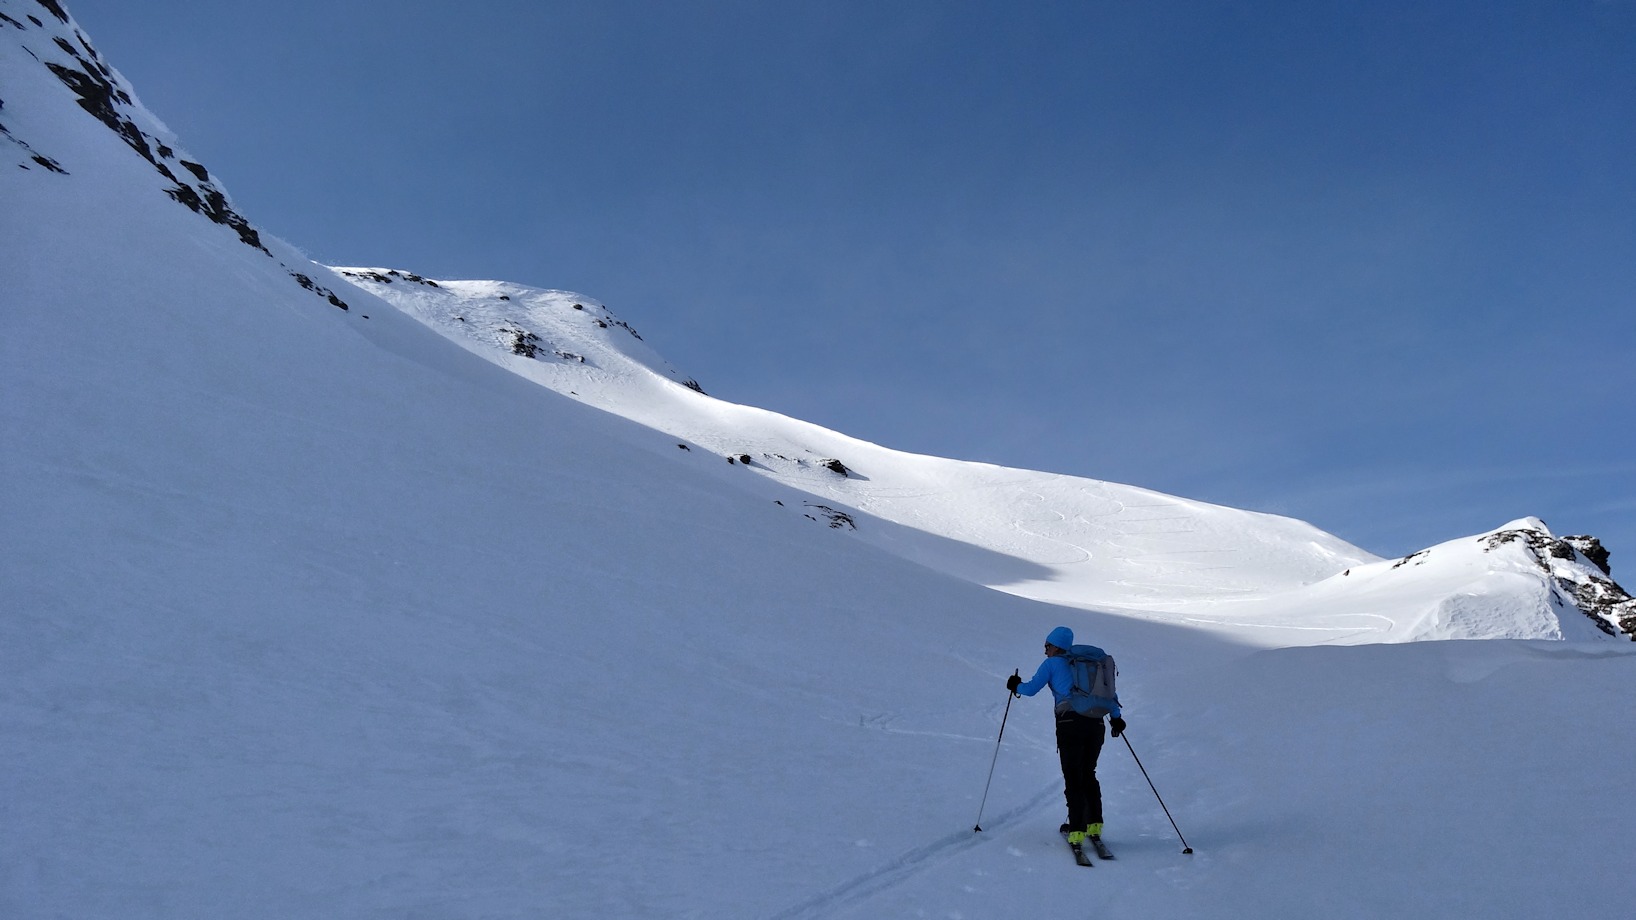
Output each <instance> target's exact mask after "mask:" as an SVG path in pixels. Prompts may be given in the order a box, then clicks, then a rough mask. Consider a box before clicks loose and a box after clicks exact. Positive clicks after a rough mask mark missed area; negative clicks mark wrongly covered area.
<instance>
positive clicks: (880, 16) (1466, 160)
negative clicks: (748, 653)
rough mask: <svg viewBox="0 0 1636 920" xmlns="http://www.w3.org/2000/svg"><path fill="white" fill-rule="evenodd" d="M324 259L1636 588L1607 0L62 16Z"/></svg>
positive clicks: (888, 413) (1612, 24)
mask: <svg viewBox="0 0 1636 920" xmlns="http://www.w3.org/2000/svg"><path fill="white" fill-rule="evenodd" d="M68 6H69V9H70V11H71V12H72V13H74V14H75V16H76V18H77V19H78V20H79V21H80V24H81V25H82V26H83V27H84V28H85V29H86V31H87V32H88V33H89V34H90V36H91V38H92V40H93V41H94V42H95V43H96V44H97V46H98V48H99V49H100V50H101V51H102V52H103V54H104V56H105V57H106V58H107V59H109V60H110V61H111V62H112V63H113V65H114V66H116V67H118V68H119V69H120V70H121V71H123V72H124V74H125V75H126V76H127V77H128V78H130V79H131V81H132V82H133V83H134V84H135V86H136V89H137V92H138V94H139V95H140V97H141V98H142V100H143V101H144V102H145V103H146V104H147V105H148V106H149V107H150V108H151V109H153V110H154V112H155V113H156V114H158V115H159V116H160V117H161V118H162V119H164V120H165V121H166V122H167V123H168V124H169V125H170V126H171V128H173V129H174V130H175V131H176V132H177V133H178V134H179V135H180V137H181V140H182V143H183V145H184V146H185V147H187V148H188V149H189V150H190V151H191V152H192V153H194V154H195V155H197V156H198V157H199V158H200V159H202V160H204V162H205V163H206V164H207V165H208V166H209V167H210V169H211V170H212V171H213V172H214V173H216V174H217V175H219V176H220V177H221V178H222V180H223V181H224V182H225V184H226V185H227V187H228V189H229V191H230V192H231V193H232V195H233V196H234V199H235V202H236V203H237V204H238V206H239V207H240V209H241V210H242V211H244V212H245V213H246V214H248V215H249V216H250V217H251V219H252V220H253V221H255V222H256V223H258V224H259V225H260V226H262V227H264V228H266V229H268V230H270V231H272V232H273V233H275V234H277V235H279V236H281V237H283V238H285V239H287V240H289V241H291V242H293V243H295V244H297V245H299V246H301V247H303V248H305V249H306V250H307V251H308V252H309V253H310V254H311V255H312V256H313V258H315V259H318V260H319V261H324V262H329V263H331V264H362V265H385V266H393V267H401V268H406V269H410V270H413V271H416V272H420V273H422V274H426V275H430V276H433V277H439V276H441V277H449V278H499V279H505V280H510V281H518V282H522V283H525V284H533V285H537V286H541V287H557V288H566V289H570V290H576V291H580V292H582V293H584V294H586V295H588V296H591V297H595V298H598V299H600V300H602V301H604V302H606V303H608V304H609V305H610V306H611V307H612V308H613V309H614V310H615V312H617V313H618V314H619V315H620V316H622V317H623V318H625V319H626V320H628V321H629V322H631V323H632V324H633V325H634V326H635V327H636V328H637V329H639V330H640V331H641V332H642V333H643V335H644V336H645V337H646V338H647V339H648V340H649V341H650V342H651V343H653V344H654V345H655V346H656V347H657V348H658V349H659V350H660V351H661V352H662V353H664V354H665V355H666V356H667V357H669V358H670V359H671V360H672V361H673V362H675V363H676V364H677V365H678V366H679V367H680V368H681V369H683V370H684V371H685V372H687V373H690V374H692V375H694V376H696V377H697V378H698V379H699V380H700V381H701V382H702V383H703V384H704V386H705V388H706V390H707V391H709V392H710V393H712V394H714V395H717V396H721V397H724V398H727V399H731V400H734V401H737V402H746V403H751V404H755V405H760V406H764V407H767V408H771V409H775V410H778V411H781V412H785V413H787V414H790V415H794V416H797V417H800V418H804V419H808V420H810V421H814V422H818V423H821V424H824V425H827V426H829V427H832V428H836V429H839V430H841V431H844V432H847V433H849V434H852V435H855V436H858V437H862V438H866V439H868V440H872V441H877V442H880V443H883V444H886V445H889V446H892V447H898V448H902V449H906V450H913V451H919V452H925V453H933V454H940V455H944V456H951V457H959V458H966V459H977V460H987V461H992V462H996V463H1003V464H1006V465H1010V466H1022V467H1029V468H1034V469H1045V470H1053V471H1058V472H1064V473H1072V474H1075V475H1081V476H1090V477H1094V478H1099V479H1111V480H1117V481H1122V482H1129V483H1135V484H1137V485H1143V486H1148V487H1150V488H1155V489H1159V490H1161V491H1166V492H1172V493H1176V494H1181V495H1186V496H1189V497H1194V498H1201V499H1206V500H1210V501H1217V502H1221V503H1224V504H1229V505H1235V506H1239V507H1246V508H1253V509H1258V510H1265V511H1274V512H1279V513H1284V514H1290V515H1293V516H1295V517H1299V518H1302V519H1305V520H1308V521H1311V522H1313V523H1314V524H1317V525H1318V526H1320V527H1323V528H1325V529H1326V530H1330V531H1332V532H1334V533H1336V534H1338V535H1340V536H1342V537H1345V538H1347V539H1349V540H1351V541H1353V542H1355V543H1357V544H1359V545H1361V546H1363V547H1365V548H1366V549H1370V550H1372V551H1374V552H1377V553H1380V554H1383V555H1398V554H1403V553H1407V552H1410V551H1412V550H1415V549H1418V548H1420V547H1422V546H1425V545H1428V544H1431V543H1435V542H1440V541H1442V540H1446V539H1452V538H1454V537H1458V536H1463V535H1465V534H1469V533H1476V532H1479V531H1482V530H1486V529H1489V528H1492V527H1496V526H1499V525H1500V524H1503V523H1505V522H1506V521H1507V520H1509V519H1511V518H1513V517H1520V516H1523V515H1528V514H1533V515H1538V516H1540V517H1543V518H1544V519H1545V520H1546V522H1547V523H1549V524H1550V525H1551V526H1552V527H1553V528H1554V529H1555V530H1556V531H1557V532H1558V533H1582V532H1590V533H1594V534H1596V535H1598V536H1601V537H1602V538H1603V539H1604V541H1605V542H1607V543H1608V544H1609V546H1610V548H1611V549H1612V551H1613V553H1614V559H1613V562H1614V574H1615V575H1616V576H1619V577H1622V578H1623V579H1624V581H1625V582H1626V583H1627V584H1628V583H1631V582H1636V435H1633V432H1632V428H1633V423H1636V369H1633V364H1636V361H1633V359H1636V0H1540V2H1505V0H1499V2H1493V0H1485V2H1437V0H1430V2H1312V0H1301V2H1266V0H1257V2H1162V0H1158V2H1111V0H1108V2H1098V0H1082V2H1040V3H1029V2H1013V3H999V2H993V3H972V2H890V3H881V2H869V3H839V2H811V3H773V2H762V3H751V2H740V3H734V2H715V3H694V2H662V3H661V2H649V3H625V2H616V0H598V2H575V3H558V2H549V0H534V2H526V3H523V2H465V3H454V2H447V0H445V2H424V0H391V2H386V0H356V2H340V3H336V2H312V0H285V2H280V3H268V2H266V0H255V2H251V0H147V2H143V3H132V2H130V0H70V2H69V3H68Z"/></svg>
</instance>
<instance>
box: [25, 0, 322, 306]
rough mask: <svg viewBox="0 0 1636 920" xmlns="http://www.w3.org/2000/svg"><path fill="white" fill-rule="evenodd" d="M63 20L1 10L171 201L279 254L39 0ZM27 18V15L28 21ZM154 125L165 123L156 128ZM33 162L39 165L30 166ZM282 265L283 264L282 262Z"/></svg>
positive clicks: (32, 52)
mask: <svg viewBox="0 0 1636 920" xmlns="http://www.w3.org/2000/svg"><path fill="white" fill-rule="evenodd" d="M35 3H36V4H37V5H38V6H40V7H41V8H43V9H44V10H45V11H46V12H48V13H50V14H51V16H52V17H54V18H55V19H56V20H57V21H56V22H54V23H48V22H46V21H45V20H42V19H41V18H40V17H39V16H36V15H32V14H26V13H21V11H20V10H19V9H18V7H20V6H21V5H22V4H20V3H15V2H11V3H6V4H5V6H6V8H7V9H8V10H11V11H13V12H18V13H20V14H21V15H20V16H18V15H10V14H8V13H0V30H4V31H5V32H19V33H22V34H21V35H18V36H16V38H15V39H13V40H16V41H17V42H18V45H19V47H20V48H21V49H22V51H23V52H25V53H26V54H28V55H29V56H30V57H32V58H33V59H34V60H36V61H38V62H40V65H41V66H43V67H44V68H45V69H46V70H48V71H49V72H50V73H51V74H52V75H53V76H55V77H56V78H57V80H58V81H59V82H60V83H62V85H63V86H65V87H67V88H68V90H69V91H70V92H72V93H73V95H74V101H75V102H76V103H77V104H78V105H79V107H80V109H82V110H84V111H85V112H86V113H87V114H89V115H90V116H91V117H92V118H95V119H96V120H97V121H98V122H100V123H101V124H102V125H104V126H105V127H107V128H108V130H110V131H112V132H113V133H114V135H115V136H117V137H118V138H119V139H120V140H121V141H122V142H123V143H124V144H125V145H126V146H127V147H129V148H130V149H131V150H132V151H134V152H135V153H136V155H137V156H139V157H141V158H142V159H143V160H145V161H147V163H148V164H149V165H150V166H152V167H153V169H154V171H155V172H156V173H158V175H159V177H160V178H161V179H162V180H163V184H162V185H161V189H162V190H163V191H164V193H165V194H166V195H168V196H169V197H170V199H171V200H172V201H175V202H176V203H177V204H180V205H182V206H183V207H185V208H187V209H188V210H190V211H192V212H193V213H195V214H198V215H200V216H202V217H205V218H207V219H209V220H211V221H213V222H215V223H217V224H220V225H222V226H224V227H227V228H228V229H230V230H232V231H233V233H234V234H235V235H237V237H238V239H239V241H240V242H242V243H244V244H245V245H246V246H249V247H251V248H252V249H255V250H258V251H259V252H261V253H263V254H265V255H267V256H269V257H273V258H276V257H274V256H273V253H272V251H271V250H270V249H268V248H267V245H266V244H265V243H264V242H263V241H262V238H261V233H260V231H258V230H257V229H256V228H255V227H254V226H253V225H251V223H250V221H249V219H248V218H246V217H245V216H244V215H242V214H240V213H239V212H238V211H237V210H235V209H234V208H233V206H232V204H231V203H230V202H229V201H228V198H227V193H226V192H225V191H224V190H223V189H222V188H221V187H220V186H219V185H217V184H216V182H215V181H214V180H213V179H212V178H211V175H210V171H209V170H208V169H206V168H205V166H204V164H202V163H199V162H196V161H194V160H189V159H185V158H183V157H181V156H180V155H179V154H178V152H177V151H176V149H175V148H173V147H172V146H171V145H170V144H167V143H165V142H164V141H163V140H161V139H159V138H158V137H156V136H155V135H154V134H152V133H150V132H149V131H147V130H144V129H143V127H142V124H143V123H147V124H149V125H150V126H151V125H152V124H153V122H152V119H151V117H149V116H147V115H146V114H145V113H143V112H142V110H141V107H140V106H139V105H137V103H136V100H135V99H133V98H132V96H131V93H130V91H129V90H128V89H127V88H126V87H124V86H123V85H121V82H120V78H119V75H118V74H117V73H116V72H115V71H114V69H113V68H112V67H109V66H108V65H107V63H105V62H104V61H103V60H102V57H101V55H99V54H97V50H96V48H94V47H92V45H91V43H90V41H88V40H87V39H86V37H85V35H84V33H82V32H80V30H79V29H78V28H76V27H75V25H74V23H73V21H72V20H71V19H70V18H69V16H68V14H67V12H66V11H65V10H64V9H63V8H62V7H61V6H60V5H59V4H57V3H55V2H52V0H35ZM25 19H26V20H27V22H24V20H25ZM155 130H161V131H162V129H159V128H155ZM0 140H4V141H9V142H10V143H11V144H13V145H15V146H16V147H17V148H18V149H19V150H20V151H21V152H22V154H23V159H21V160H20V161H19V162H18V164H17V165H18V166H20V167H22V168H24V169H30V168H33V167H39V168H43V169H45V170H47V171H48V172H51V173H56V174H58V175H62V176H68V175H70V174H71V172H72V170H71V169H70V168H69V166H68V165H65V162H66V161H67V160H68V158H67V157H65V156H63V155H62V152H61V151H53V153H54V154H56V156H48V155H47V154H46V153H45V152H42V151H38V150H36V149H34V147H33V146H32V145H30V143H29V142H28V140H27V139H25V138H22V137H18V136H16V134H15V133H14V132H13V131H11V130H9V129H8V128H7V127H6V126H5V125H4V124H0ZM31 164H32V165H31ZM280 264H281V265H282V264H283V263H282V262H280ZM284 269H285V271H286V273H288V274H289V276H290V277H291V278H292V279H294V280H295V282H296V283H297V284H299V285H301V286H302V287H303V288H305V289H307V290H309V291H312V292H313V293H314V294H317V295H318V296H320V297H322V298H324V299H325V300H326V301H327V302H328V303H330V304H331V305H332V306H335V307H338V308H340V309H342V310H345V309H347V305H346V302H345V301H343V300H341V298H340V297H339V296H337V295H336V293H335V292H334V291H331V290H330V289H328V288H326V287H323V286H322V285H320V284H318V283H317V282H315V281H313V279H312V278H311V276H309V275H307V274H304V273H302V272H300V271H296V270H294V269H291V268H290V267H289V266H287V265H286V266H284Z"/></svg>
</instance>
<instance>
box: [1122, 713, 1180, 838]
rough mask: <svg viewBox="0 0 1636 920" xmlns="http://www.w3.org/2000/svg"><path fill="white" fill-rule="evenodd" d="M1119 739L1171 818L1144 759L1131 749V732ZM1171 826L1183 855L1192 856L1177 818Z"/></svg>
mask: <svg viewBox="0 0 1636 920" xmlns="http://www.w3.org/2000/svg"><path fill="white" fill-rule="evenodd" d="M1119 737H1121V738H1124V739H1125V747H1127V748H1130V756H1131V757H1132V758H1134V759H1135V760H1136V768H1137V769H1138V770H1141V771H1142V778H1143V779H1145V780H1147V787H1148V788H1149V789H1152V790H1153V797H1154V798H1156V799H1159V807H1160V808H1164V810H1165V817H1166V818H1170V809H1168V808H1165V800H1164V799H1163V798H1161V797H1160V796H1159V790H1158V789H1157V788H1155V787H1154V785H1153V777H1151V776H1148V775H1147V767H1144V766H1142V758H1140V757H1137V756H1136V749H1135V748H1133V747H1130V733H1129V732H1120V733H1119ZM1170 826H1171V828H1172V829H1174V830H1175V831H1176V836H1177V837H1181V841H1182V853H1183V854H1186V855H1192V853H1193V848H1192V847H1190V846H1188V845H1187V838H1186V837H1182V829H1181V828H1179V827H1176V819H1175V818H1170Z"/></svg>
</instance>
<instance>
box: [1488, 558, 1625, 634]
mask: <svg viewBox="0 0 1636 920" xmlns="http://www.w3.org/2000/svg"><path fill="white" fill-rule="evenodd" d="M1486 540H1487V546H1485V547H1484V549H1485V550H1494V549H1496V548H1498V547H1501V546H1504V545H1506V544H1508V543H1521V544H1523V546H1524V547H1526V548H1527V550H1528V551H1529V553H1530V554H1531V555H1532V556H1533V557H1534V561H1535V562H1537V563H1539V567H1540V569H1541V570H1542V571H1544V572H1545V573H1546V574H1547V575H1549V576H1550V578H1551V583H1552V584H1553V585H1554V586H1555V587H1556V590H1557V593H1558V595H1559V596H1561V597H1562V598H1563V599H1564V600H1566V601H1568V602H1569V603H1570V604H1572V605H1573V606H1574V607H1577V608H1578V609H1579V611H1580V612H1581V613H1583V614H1585V616H1588V617H1590V618H1591V620H1592V622H1594V623H1596V625H1597V628H1599V629H1601V630H1602V631H1603V632H1605V633H1607V634H1608V635H1610V636H1617V635H1621V634H1623V635H1625V636H1628V637H1629V638H1630V639H1631V640H1632V641H1636V598H1633V597H1631V596H1630V592H1628V591H1626V590H1625V589H1624V588H1621V587H1620V586H1619V585H1618V584H1617V583H1616V582H1615V581H1614V580H1613V579H1612V578H1609V577H1606V576H1607V575H1608V574H1609V572H1608V569H1607V567H1606V565H1605V563H1606V562H1607V551H1606V550H1605V549H1602V541H1600V540H1598V539H1596V538H1595V537H1588V536H1578V537H1567V538H1565V539H1561V540H1559V539H1557V538H1555V537H1553V536H1551V535H1550V534H1547V533H1542V532H1540V531H1538V530H1502V531H1500V532H1498V533H1494V534H1490V535H1489V536H1488V537H1487V538H1486ZM1581 545H1583V546H1585V547H1586V548H1588V549H1589V550H1591V551H1593V552H1596V555H1595V556H1592V555H1591V553H1590V552H1586V553H1585V558H1586V559H1587V560H1588V561H1589V562H1590V563H1591V564H1593V565H1595V566H1596V567H1597V568H1598V569H1600V570H1601V571H1602V574H1601V575H1595V574H1581V573H1582V572H1583V570H1582V569H1577V568H1574V567H1571V566H1556V565H1552V564H1551V562H1550V560H1552V559H1562V560H1566V561H1569V562H1577V561H1578V556H1577V551H1579V546H1581ZM1598 557H1600V559H1601V561H1600V562H1598V561H1597V558H1598Z"/></svg>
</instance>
